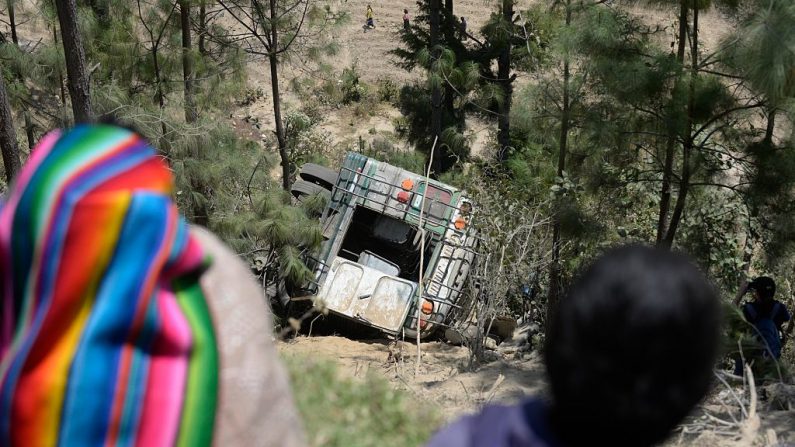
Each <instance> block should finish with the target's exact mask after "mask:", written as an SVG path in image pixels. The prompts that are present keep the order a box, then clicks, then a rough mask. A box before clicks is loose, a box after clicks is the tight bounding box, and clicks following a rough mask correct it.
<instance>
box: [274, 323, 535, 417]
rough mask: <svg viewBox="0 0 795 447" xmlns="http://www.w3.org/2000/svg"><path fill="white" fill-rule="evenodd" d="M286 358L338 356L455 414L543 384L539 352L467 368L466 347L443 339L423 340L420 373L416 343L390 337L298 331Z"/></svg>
mask: <svg viewBox="0 0 795 447" xmlns="http://www.w3.org/2000/svg"><path fill="white" fill-rule="evenodd" d="M278 349H279V352H280V353H281V354H282V356H284V357H290V356H296V355H297V356H311V357H320V358H325V359H328V360H332V361H335V362H336V363H337V364H338V365H339V369H340V371H342V372H343V373H344V374H349V375H350V376H352V377H363V376H364V375H366V374H368V373H375V374H378V375H381V376H383V377H385V378H386V379H388V380H389V381H390V382H392V383H393V384H394V385H395V387H397V388H401V389H405V390H408V391H410V392H411V393H414V394H415V395H418V396H420V397H422V399H423V400H425V401H427V402H432V403H434V404H436V405H438V406H439V408H440V409H443V414H444V416H445V417H446V418H448V419H452V418H455V417H457V416H460V415H462V414H464V413H471V412H473V411H475V410H477V409H478V408H479V407H480V406H482V405H484V404H486V403H489V402H495V403H496V402H500V403H511V402H516V401H518V400H519V399H520V398H521V397H522V396H526V395H528V394H534V393H537V392H539V391H541V390H543V388H544V379H543V368H542V366H541V364H540V362H539V360H538V358H537V357H536V356H531V357H529V358H527V359H524V360H507V359H504V358H500V359H499V360H496V361H494V362H491V363H489V364H487V365H485V366H483V367H481V368H478V369H477V370H475V371H472V372H467V368H466V365H467V355H468V352H467V350H466V348H463V347H458V346H451V345H448V344H445V343H441V342H432V343H423V344H422V353H423V354H422V363H421V367H420V374H419V376H417V377H415V376H414V369H415V361H416V355H417V354H416V352H417V351H416V349H417V348H416V345H413V344H411V343H405V342H398V343H397V344H389V343H388V341H387V340H362V341H357V340H351V339H348V338H343V337H337V336H327V337H306V336H300V337H298V338H295V339H292V340H290V341H287V342H282V343H279V344H278Z"/></svg>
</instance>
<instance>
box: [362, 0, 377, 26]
mask: <svg viewBox="0 0 795 447" xmlns="http://www.w3.org/2000/svg"><path fill="white" fill-rule="evenodd" d="M365 16H366V17H367V22H366V23H365V25H364V26H365V29H373V28H375V22H374V21H373V8H372V7H371V6H370V5H367V12H366V13H365Z"/></svg>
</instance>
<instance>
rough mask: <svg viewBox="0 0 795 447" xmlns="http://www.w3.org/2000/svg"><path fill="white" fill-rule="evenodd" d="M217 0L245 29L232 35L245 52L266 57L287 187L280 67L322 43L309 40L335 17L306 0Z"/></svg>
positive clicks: (288, 168)
mask: <svg viewBox="0 0 795 447" xmlns="http://www.w3.org/2000/svg"><path fill="white" fill-rule="evenodd" d="M218 3H219V4H220V5H221V6H222V7H223V8H224V10H225V11H226V12H228V13H229V14H230V15H231V16H232V18H233V19H234V20H235V21H236V22H237V23H238V24H239V25H240V26H242V27H243V29H244V30H245V31H244V32H243V33H242V34H241V35H238V36H237V37H236V38H235V39H234V40H235V41H236V43H239V44H240V45H241V47H242V48H243V50H244V51H246V52H247V53H249V54H252V55H255V56H259V57H265V58H267V59H268V66H269V68H270V76H271V91H272V95H273V118H274V122H275V134H276V141H277V144H278V149H279V156H280V158H281V164H282V187H283V188H284V190H285V191H289V190H290V183H291V180H290V177H291V172H292V168H291V163H290V154H289V151H288V147H287V143H288V142H287V136H286V132H285V127H284V119H283V117H282V97H281V89H280V84H279V67H280V65H281V64H282V63H283V62H284V61H285V60H286V59H288V58H289V57H290V56H291V54H292V53H294V52H296V51H297V50H298V49H299V48H301V49H304V50H306V49H307V48H308V47H310V46H315V47H324V44H323V43H322V42H319V45H318V42H312V41H313V40H316V41H318V40H322V39H321V37H320V36H321V35H322V34H323V32H324V31H325V30H326V29H327V28H329V27H333V25H334V24H335V23H336V19H335V18H334V17H333V16H332V14H331V12H330V10H329V9H328V7H326V8H325V9H320V8H318V7H317V6H313V5H312V4H311V2H310V1H308V0H268V1H267V2H266V1H262V0H250V1H248V0H219V1H218ZM326 48H328V47H326ZM320 53H321V54H322V53H323V51H320Z"/></svg>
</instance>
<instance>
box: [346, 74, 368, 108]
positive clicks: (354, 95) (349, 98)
mask: <svg viewBox="0 0 795 447" xmlns="http://www.w3.org/2000/svg"><path fill="white" fill-rule="evenodd" d="M340 83H341V85H340V90H341V91H342V103H343V104H350V103H352V102H359V101H361V99H362V98H363V97H364V95H365V94H366V93H367V89H366V87H365V85H364V84H362V83H360V82H359V72H358V71H357V69H356V65H352V66H350V67H348V68H345V69H343V70H342V77H341V78H340Z"/></svg>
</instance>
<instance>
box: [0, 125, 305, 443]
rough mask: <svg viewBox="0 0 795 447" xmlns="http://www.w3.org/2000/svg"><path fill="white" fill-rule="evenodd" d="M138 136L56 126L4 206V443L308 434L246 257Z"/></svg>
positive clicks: (0, 427) (0, 375) (0, 404)
mask: <svg viewBox="0 0 795 447" xmlns="http://www.w3.org/2000/svg"><path fill="white" fill-rule="evenodd" d="M172 187H173V185H172V178H171V172H170V171H169V170H168V168H167V166H166V165H165V164H164V163H163V161H162V160H161V158H160V157H158V156H157V155H156V154H155V151H154V150H153V149H152V148H151V147H150V146H149V145H148V144H147V143H146V142H145V141H144V140H143V139H142V138H141V137H140V136H138V135H136V134H135V133H133V132H131V131H129V130H125V129H122V128H119V127H115V126H108V125H97V126H78V127H76V128H74V129H72V130H70V131H66V132H59V131H55V132H52V133H50V134H48V135H47V136H45V137H44V138H43V139H42V141H41V142H40V143H39V145H38V146H37V147H36V148H35V150H34V151H33V155H32V156H31V159H30V160H29V161H28V163H27V165H26V166H25V167H24V168H23V170H22V172H21V173H20V175H19V176H18V177H17V180H16V183H15V184H14V185H12V186H11V189H10V192H9V195H8V197H7V198H6V200H5V203H0V306H2V307H0V309H2V311H1V312H0V315H1V316H2V319H1V320H0V354H1V355H2V363H0V445H3V446H26V447H28V446H34V447H35V446H55V445H59V446H66V447H72V446H99V445H125V446H128V445H129V446H147V447H149V446H152V447H158V446H173V445H183V446H207V445H211V444H215V445H230V446H232V445H267V446H300V445H303V435H302V432H301V428H300V424H299V423H298V419H297V416H296V412H295V409H294V407H293V403H292V399H291V396H290V394H289V390H288V384H287V380H286V376H285V374H284V371H283V369H282V367H281V366H280V364H279V363H278V360H277V357H276V352H275V348H274V346H273V344H272V342H271V335H270V334H271V332H272V326H271V321H270V315H269V313H268V312H269V311H268V309H267V308H266V305H265V304H264V302H263V299H262V294H261V292H260V290H259V289H258V287H257V285H256V284H255V283H254V282H253V280H252V279H250V278H249V277H248V272H247V269H246V267H245V266H244V265H242V263H241V262H240V261H238V260H237V259H236V258H235V256H234V255H233V254H232V253H231V252H229V251H228V250H227V249H226V248H225V247H224V246H223V245H222V244H221V243H220V242H219V241H218V240H217V239H215V237H213V236H212V235H210V234H209V233H208V232H206V231H203V230H197V229H190V228H189V227H188V225H187V224H186V223H185V221H184V220H183V219H182V218H181V217H180V216H179V214H178V211H177V208H176V206H175V204H174V202H173V201H172V200H171V193H172Z"/></svg>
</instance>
